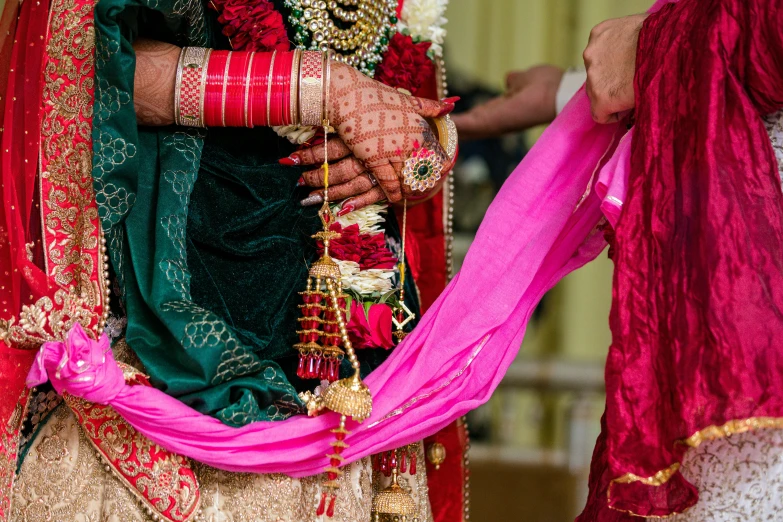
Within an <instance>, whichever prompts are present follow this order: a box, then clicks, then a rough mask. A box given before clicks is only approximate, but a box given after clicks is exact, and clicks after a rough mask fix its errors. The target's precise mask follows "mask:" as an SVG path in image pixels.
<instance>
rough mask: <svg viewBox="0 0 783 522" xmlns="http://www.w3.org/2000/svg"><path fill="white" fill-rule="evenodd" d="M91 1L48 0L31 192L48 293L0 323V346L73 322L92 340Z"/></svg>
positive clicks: (95, 307)
mask: <svg viewBox="0 0 783 522" xmlns="http://www.w3.org/2000/svg"><path fill="white" fill-rule="evenodd" d="M93 8H94V5H93V0H54V1H53V3H52V6H51V9H50V12H49V28H48V33H47V41H46V51H45V55H44V79H43V82H44V85H43V99H42V103H43V117H42V121H41V150H40V176H39V189H40V194H41V196H40V197H41V216H42V236H43V243H44V245H45V247H44V252H45V256H44V259H45V268H44V269H45V271H46V276H47V277H49V278H52V279H53V280H54V282H55V283H56V284H57V285H59V286H60V288H59V289H57V290H56V291H55V292H54V293H53V294H52V295H47V296H43V297H40V298H39V299H37V300H36V301H35V302H34V303H32V304H27V305H24V306H23V307H22V311H21V313H20V314H19V316H18V317H12V318H10V319H7V320H0V341H3V342H5V343H6V344H7V345H8V346H13V347H15V348H22V349H36V348H37V347H38V346H39V345H40V344H42V343H44V342H47V341H54V340H61V339H63V338H64V337H65V334H67V332H68V330H70V328H71V327H72V326H73V325H74V324H75V323H77V322H78V323H80V324H81V325H82V326H83V327H84V328H85V331H87V332H89V333H90V334H92V335H94V336H96V337H97V335H98V334H100V332H101V331H102V328H103V324H104V320H105V316H104V313H105V306H104V298H105V288H106V279H107V272H106V270H107V268H106V267H105V265H104V258H103V255H104V252H103V248H102V247H103V239H102V237H101V236H102V235H101V229H100V223H99V221H98V208H97V205H96V202H95V194H94V192H93V186H92V111H93V101H94V87H95V80H94V68H93V64H94V54H95V28H94V25H93Z"/></svg>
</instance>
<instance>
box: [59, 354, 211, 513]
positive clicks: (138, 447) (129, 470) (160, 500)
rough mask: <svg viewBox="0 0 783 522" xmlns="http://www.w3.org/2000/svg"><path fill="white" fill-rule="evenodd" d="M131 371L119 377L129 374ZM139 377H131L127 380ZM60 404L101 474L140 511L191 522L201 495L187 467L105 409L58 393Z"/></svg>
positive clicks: (192, 473)
mask: <svg viewBox="0 0 783 522" xmlns="http://www.w3.org/2000/svg"><path fill="white" fill-rule="evenodd" d="M132 370H133V369H132V368H130V367H127V368H123V372H124V373H125V372H128V373H127V375H131V374H132ZM139 377H141V378H143V377H145V376H144V375H143V374H140V373H139V374H136V375H133V376H132V379H134V380H135V379H137V378H139ZM63 399H64V400H65V403H66V404H67V405H68V407H69V408H70V409H71V411H72V412H73V414H74V415H75V416H76V419H77V421H78V423H79V425H80V426H81V428H82V429H83V430H84V433H85V435H87V440H89V441H90V444H91V445H92V446H93V448H95V451H96V452H97V454H98V456H99V457H100V458H101V459H102V460H103V461H104V462H105V463H106V464H107V469H108V470H111V471H112V473H113V475H114V476H115V477H116V478H117V479H118V480H119V481H120V482H121V483H122V484H123V485H124V486H125V487H126V488H127V489H128V491H130V492H131V493H132V494H133V496H135V497H136V499H137V500H138V501H139V502H140V503H141V504H142V506H144V507H145V508H146V510H147V513H148V514H154V516H155V517H157V518H156V519H158V520H162V521H166V522H192V521H193V520H194V519H195V518H196V516H197V515H198V513H199V507H200V503H201V495H200V490H199V484H198V480H197V478H196V475H195V473H194V471H193V469H192V467H191V466H190V462H189V461H188V460H187V459H185V458H184V457H181V456H180V455H177V454H175V453H171V452H168V451H166V450H165V449H163V448H161V447H160V446H158V445H157V444H155V443H154V442H152V441H150V440H149V439H148V438H147V437H145V436H144V435H142V434H141V433H139V432H138V431H136V429H134V428H133V426H131V425H130V424H128V423H127V422H126V421H125V419H123V418H122V416H121V415H119V414H118V413H117V412H116V411H114V409H113V408H112V407H111V406H102V405H98V404H94V403H90V402H87V401H85V400H84V399H81V398H78V397H74V396H72V395H69V394H67V393H66V394H64V395H63Z"/></svg>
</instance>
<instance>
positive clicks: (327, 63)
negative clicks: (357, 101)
mask: <svg viewBox="0 0 783 522" xmlns="http://www.w3.org/2000/svg"><path fill="white" fill-rule="evenodd" d="M331 83H332V56H331V55H330V54H329V53H328V52H325V53H324V108H323V118H324V122H328V121H330V120H329V87H331Z"/></svg>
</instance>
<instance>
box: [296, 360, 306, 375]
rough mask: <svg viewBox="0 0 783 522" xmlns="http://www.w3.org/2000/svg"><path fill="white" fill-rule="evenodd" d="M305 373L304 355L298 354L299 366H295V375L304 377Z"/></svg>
mask: <svg viewBox="0 0 783 522" xmlns="http://www.w3.org/2000/svg"><path fill="white" fill-rule="evenodd" d="M304 373H305V357H304V355H300V356H299V366H298V367H297V368H296V376H297V377H299V378H300V379H303V378H304Z"/></svg>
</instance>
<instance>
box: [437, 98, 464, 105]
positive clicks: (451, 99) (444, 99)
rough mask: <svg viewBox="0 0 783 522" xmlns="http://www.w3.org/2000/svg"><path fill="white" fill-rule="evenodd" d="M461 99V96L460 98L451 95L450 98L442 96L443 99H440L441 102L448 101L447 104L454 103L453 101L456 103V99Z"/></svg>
mask: <svg viewBox="0 0 783 522" xmlns="http://www.w3.org/2000/svg"><path fill="white" fill-rule="evenodd" d="M461 99H462V98H460V97H459V96H452V97H451V98H443V99H442V100H441V102H443V103H449V104H451V105H454V104H455V103H457V102H458V101H460V100H461Z"/></svg>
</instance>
